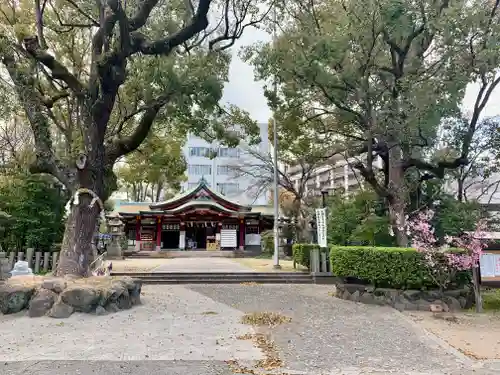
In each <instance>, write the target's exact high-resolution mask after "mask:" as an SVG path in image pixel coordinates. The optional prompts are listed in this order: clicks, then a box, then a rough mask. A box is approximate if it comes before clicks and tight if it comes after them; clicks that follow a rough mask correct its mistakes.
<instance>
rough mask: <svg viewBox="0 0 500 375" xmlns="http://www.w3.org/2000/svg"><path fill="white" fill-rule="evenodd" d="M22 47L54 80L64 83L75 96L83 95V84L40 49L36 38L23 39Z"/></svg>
mask: <svg viewBox="0 0 500 375" xmlns="http://www.w3.org/2000/svg"><path fill="white" fill-rule="evenodd" d="M24 47H25V48H26V51H27V52H28V53H29V54H30V55H31V56H32V57H33V58H34V59H35V60H36V61H38V62H40V63H42V64H43V65H45V66H46V67H47V68H49V69H50V70H51V72H52V76H53V77H54V78H55V79H60V80H61V81H63V82H65V83H66V84H67V85H68V87H69V88H71V90H73V91H74V92H75V94H77V95H81V94H83V93H84V91H85V88H84V86H83V84H82V83H81V82H80V81H79V80H78V79H77V78H76V77H75V76H74V75H73V74H71V73H70V71H69V70H68V69H67V68H66V67H65V66H64V65H62V64H61V63H60V62H59V61H57V60H56V59H55V57H54V56H52V55H51V54H49V53H47V52H45V51H44V50H42V49H41V47H40V44H39V42H38V37H36V36H31V37H26V38H24Z"/></svg>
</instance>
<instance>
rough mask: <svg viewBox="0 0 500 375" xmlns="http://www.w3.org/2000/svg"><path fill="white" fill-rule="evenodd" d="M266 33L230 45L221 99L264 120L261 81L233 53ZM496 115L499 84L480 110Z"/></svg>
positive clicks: (472, 89)
mask: <svg viewBox="0 0 500 375" xmlns="http://www.w3.org/2000/svg"><path fill="white" fill-rule="evenodd" d="M269 39H270V37H269V35H268V34H267V33H265V32H264V31H261V30H255V29H251V30H247V31H246V32H245V33H244V34H243V37H242V38H241V39H240V40H239V41H238V43H237V44H236V45H235V48H233V61H232V63H231V68H230V71H229V83H227V84H226V86H225V88H224V97H223V101H224V102H229V103H231V104H235V105H237V106H238V107H240V108H242V109H245V110H247V111H248V112H249V113H250V115H251V116H252V117H253V118H254V119H255V120H257V121H258V122H267V121H268V119H269V117H270V116H271V111H270V110H269V108H268V107H267V103H266V99H265V98H264V94H263V90H262V82H255V81H254V74H253V68H252V67H251V66H249V65H247V64H245V63H244V62H243V61H241V59H240V58H238V56H237V51H238V50H239V48H240V47H241V46H246V45H249V44H252V43H255V42H257V41H262V40H269ZM478 90H479V87H478V85H470V86H469V87H468V89H467V92H466V94H465V98H464V102H463V108H464V110H465V111H471V110H472V108H473V106H474V101H475V100H476V96H477V92H478ZM496 115H500V88H497V89H496V90H495V91H494V92H493V94H492V96H491V97H490V100H489V101H488V105H487V106H486V108H485V109H484V111H483V116H486V117H490V116H496Z"/></svg>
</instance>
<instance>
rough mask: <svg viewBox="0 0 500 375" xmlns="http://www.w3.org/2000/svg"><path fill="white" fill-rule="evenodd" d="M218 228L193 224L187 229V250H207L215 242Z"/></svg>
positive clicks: (204, 224) (203, 224) (205, 224)
mask: <svg viewBox="0 0 500 375" xmlns="http://www.w3.org/2000/svg"><path fill="white" fill-rule="evenodd" d="M215 231H216V226H215V225H211V223H209V224H207V223H192V224H191V226H187V227H186V249H187V250H207V244H208V243H212V242H214V241H215V236H216V234H215Z"/></svg>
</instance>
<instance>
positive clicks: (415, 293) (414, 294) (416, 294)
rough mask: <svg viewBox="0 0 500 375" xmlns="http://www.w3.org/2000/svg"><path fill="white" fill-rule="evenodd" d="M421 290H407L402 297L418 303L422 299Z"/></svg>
mask: <svg viewBox="0 0 500 375" xmlns="http://www.w3.org/2000/svg"><path fill="white" fill-rule="evenodd" d="M420 294H421V292H420V290H405V291H403V293H402V295H403V296H404V297H405V298H407V299H409V300H410V301H416V300H418V299H419V298H420Z"/></svg>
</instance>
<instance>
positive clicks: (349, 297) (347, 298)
mask: <svg viewBox="0 0 500 375" xmlns="http://www.w3.org/2000/svg"><path fill="white" fill-rule="evenodd" d="M342 299H345V300H349V299H351V293H349V292H348V291H347V290H344V292H343V293H342Z"/></svg>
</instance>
